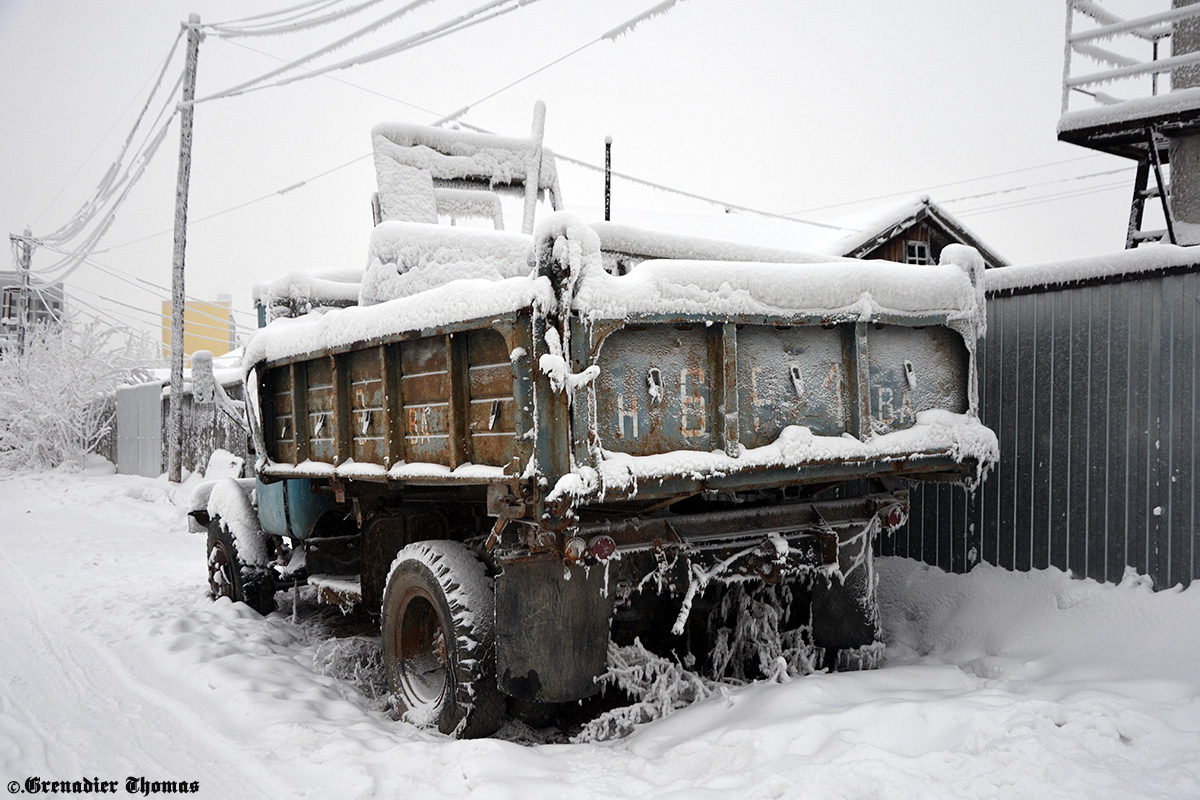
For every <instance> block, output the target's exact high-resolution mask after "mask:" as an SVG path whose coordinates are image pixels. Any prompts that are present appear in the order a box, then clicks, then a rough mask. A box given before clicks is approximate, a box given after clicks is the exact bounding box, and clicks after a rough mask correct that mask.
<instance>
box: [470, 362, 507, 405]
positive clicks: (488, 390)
mask: <svg viewBox="0 0 1200 800" xmlns="http://www.w3.org/2000/svg"><path fill="white" fill-rule="evenodd" d="M469 376H470V377H469V380H470V382H471V399H472V400H475V399H484V398H487V399H491V398H493V397H512V386H513V377H512V365H511V364H509V363H508V362H507V361H505V362H503V363H500V364H481V365H478V366H476V365H472V366H471V367H470V370H469Z"/></svg>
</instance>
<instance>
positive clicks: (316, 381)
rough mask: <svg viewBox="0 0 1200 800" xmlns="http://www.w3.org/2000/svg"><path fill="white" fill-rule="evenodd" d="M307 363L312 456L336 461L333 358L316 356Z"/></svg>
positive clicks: (307, 399)
mask: <svg viewBox="0 0 1200 800" xmlns="http://www.w3.org/2000/svg"><path fill="white" fill-rule="evenodd" d="M304 366H305V369H306V371H307V376H308V387H307V390H306V392H305V400H306V405H307V407H308V408H307V411H308V443H309V450H308V452H309V458H311V459H312V460H313V461H324V462H327V463H330V464H332V463H334V462H335V460H336V456H337V447H336V445H335V443H334V419H333V388H334V387H333V363H332V361H331V360H330V359H329V358H315V359H313V360H312V361H309V362H307V363H306V364H305V365H304Z"/></svg>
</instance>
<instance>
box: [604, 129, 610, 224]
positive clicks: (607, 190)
mask: <svg viewBox="0 0 1200 800" xmlns="http://www.w3.org/2000/svg"><path fill="white" fill-rule="evenodd" d="M611 219H612V137H611V136H605V137H604V221H605V222H608V221H609V220H611Z"/></svg>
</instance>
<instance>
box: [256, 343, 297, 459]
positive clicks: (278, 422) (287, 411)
mask: <svg viewBox="0 0 1200 800" xmlns="http://www.w3.org/2000/svg"><path fill="white" fill-rule="evenodd" d="M263 396H264V397H268V398H270V403H271V417H270V423H269V424H268V425H267V426H266V427H267V430H266V431H265V436H266V439H267V443H268V452H269V453H270V454H271V456H272V458H273V459H274V460H276V461H282V462H291V461H292V459H293V457H294V456H295V455H296V424H295V418H294V414H293V410H292V374H291V370H290V369H289V368H288V367H277V368H275V369H273V370H270V371H269V372H268V373H267V378H266V391H265V392H264V393H263Z"/></svg>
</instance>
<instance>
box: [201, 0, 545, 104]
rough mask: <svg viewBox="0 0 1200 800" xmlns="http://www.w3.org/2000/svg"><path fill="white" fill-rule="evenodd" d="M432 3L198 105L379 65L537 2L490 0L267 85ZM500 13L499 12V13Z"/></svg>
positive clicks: (419, 0) (419, 2)
mask: <svg viewBox="0 0 1200 800" xmlns="http://www.w3.org/2000/svg"><path fill="white" fill-rule="evenodd" d="M428 2H430V0H413V2H411V3H409V4H407V5H405V6H404V7H403V8H400V9H399V10H397V11H394V12H392V13H391V14H388V15H386V16H384V17H382V18H380V19H378V20H376V21H375V22H373V23H371V24H370V25H367V26H366V27H364V28H360V29H359V30H357V31H355V32H354V33H351V34H349V35H347V36H343V37H342V38H341V39H338V40H337V41H336V42H334V43H333V44H330V45H327V46H325V47H322V48H320V49H318V50H315V51H313V52H312V53H309V54H308V55H306V56H302V57H301V58H298V59H296V60H294V61H290V62H288V63H287V64H285V65H283V66H282V67H279V68H278V69H274V70H271V71H270V72H267V73H265V74H263V75H260V76H258V77H257V78H253V79H251V80H249V81H245V82H243V83H240V84H238V85H236V86H233V87H231V88H229V89H225V90H223V91H220V92H217V93H215V94H210V95H207V96H205V97H200V98H197V99H196V101H195V102H196V103H204V102H208V101H209V100H217V99H220V98H223V97H235V96H237V95H241V94H245V93H247V92H250V91H258V90H260V89H268V88H273V87H278V86H286V85H288V84H291V83H295V82H297V81H302V80H307V79H309V78H313V77H316V76H318V75H323V74H325V73H326V72H332V71H334V70H339V69H346V68H347V67H353V66H358V65H360V64H368V63H370V62H372V61H376V60H378V59H380V58H384V57H386V56H390V55H395V54H396V53H400V52H403V51H404V50H408V49H410V48H413V47H416V46H418V45H421V44H425V43H426V42H429V41H432V40H434V39H437V38H440V37H441V36H443V35H447V34H449V33H455V32H457V31H459V30H464V29H465V28H467V27H469V26H471V25H474V24H477V23H478V22H486V21H487V20H490V19H493V18H494V17H496V16H498V15H499V14H502V13H508V12H509V11H513V10H515V9H517V8H520V7H522V6H527V5H530V4H532V3H534V2H537V0H525V1H524V2H521V0H489V2H487V3H484V4H483V5H482V6H479V7H477V8H475V9H473V10H471V11H468V12H466V13H465V14H460V15H459V16H457V17H455V18H453V19H451V20H448V21H447V22H444V23H442V24H441V25H437V26H435V27H433V28H430V29H429V30H426V31H422V32H420V33H416V34H413V35H412V36H407V37H405V38H403V39H400V40H399V41H397V42H393V43H391V44H389V45H385V46H384V47H380V48H376V49H375V50H371V51H369V52H367V53H363V54H361V55H357V56H354V57H353V58H349V59H345V60H343V61H338V62H336V63H333V64H328V65H326V66H324V67H320V68H318V69H314V70H312V71H311V72H305V73H303V74H301V75H293V76H291V77H288V78H281V79H280V80H277V81H275V82H274V83H265V82H266V81H269V80H271V79H272V78H275V77H278V76H280V75H282V74H284V73H286V72H289V71H291V70H293V69H295V68H297V67H299V66H301V65H303V64H306V63H308V62H309V61H312V60H314V59H316V58H320V57H321V56H323V55H327V54H328V53H330V52H333V51H334V50H337V49H340V48H342V47H344V46H345V45H347V44H349V43H350V42H352V41H354V40H355V39H359V38H361V37H363V36H366V35H367V34H369V33H373V32H374V31H376V30H378V29H379V28H381V27H383V26H384V25H386V24H388V23H390V22H393V21H394V20H397V19H399V18H400V17H402V16H404V15H405V14H408V13H409V12H410V11H412V10H414V9H416V8H418V7H420V6H423V5H425V4H426V3H428ZM514 3H515V5H514ZM506 5H507V6H509V8H502V7H503V6H506ZM496 9H499V11H498V12H497V11H496ZM488 12H492V13H489V14H488V15H487V16H486V17H484V16H483V15H484V14H485V13H488ZM477 18H478V19H477Z"/></svg>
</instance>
